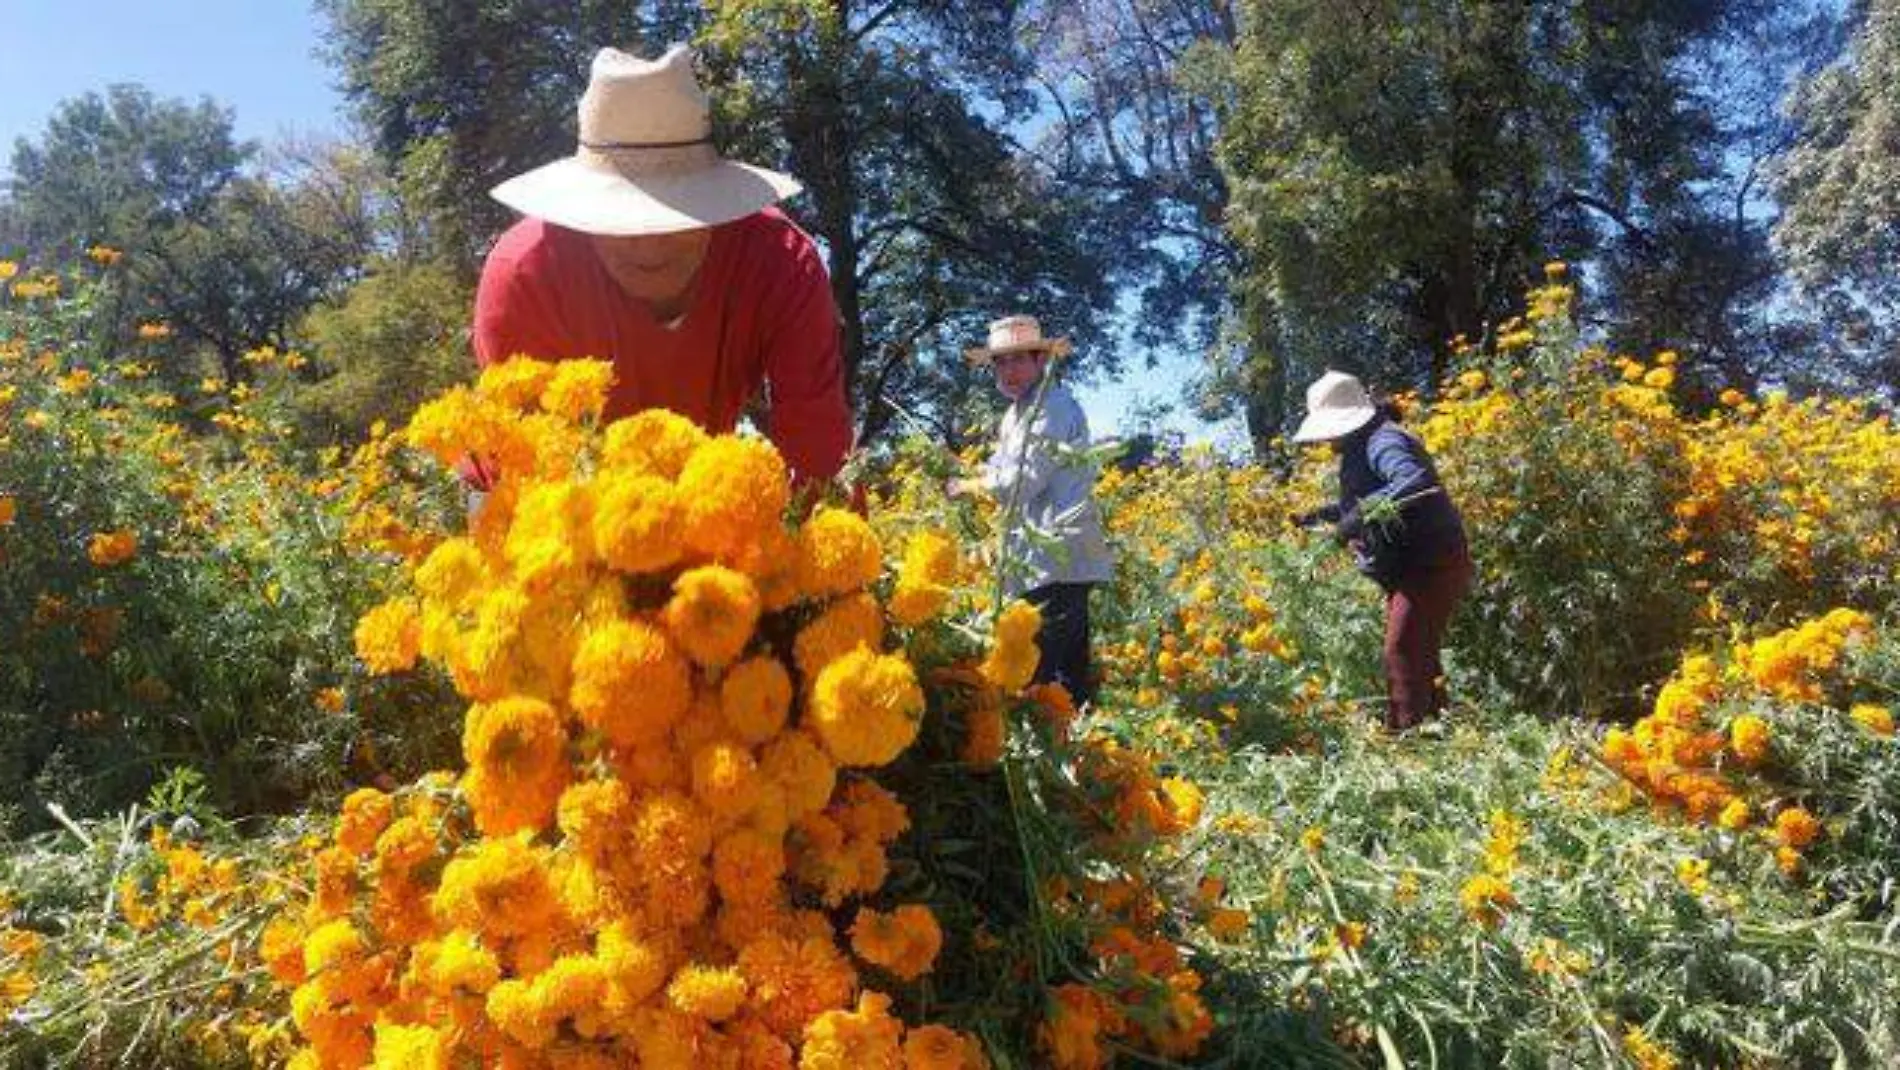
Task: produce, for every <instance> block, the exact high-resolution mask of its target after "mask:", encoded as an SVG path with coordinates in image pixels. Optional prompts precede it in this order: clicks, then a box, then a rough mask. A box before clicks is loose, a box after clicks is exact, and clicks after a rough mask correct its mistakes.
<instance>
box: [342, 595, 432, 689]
mask: <svg viewBox="0 0 1900 1070" xmlns="http://www.w3.org/2000/svg"><path fill="white" fill-rule="evenodd" d="M421 654H422V614H421V612H420V611H419V610H418V608H417V606H416V603H415V602H413V601H411V600H410V599H406V598H397V599H393V600H391V601H388V602H384V603H383V604H382V605H380V606H377V607H376V608H374V609H372V610H370V611H369V612H368V613H365V614H363V619H362V620H360V621H358V622H357V624H356V656H357V657H359V658H361V659H362V661H363V666H364V667H365V668H367V669H368V670H369V671H370V672H372V673H376V674H379V675H380V674H386V673H393V672H406V671H408V670H409V669H412V668H414V667H415V664H416V658H417V657H419V656H421Z"/></svg>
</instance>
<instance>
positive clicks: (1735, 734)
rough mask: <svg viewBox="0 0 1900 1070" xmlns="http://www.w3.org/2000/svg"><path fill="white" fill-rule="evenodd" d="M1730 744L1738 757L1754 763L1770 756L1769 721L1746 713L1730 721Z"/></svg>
mask: <svg viewBox="0 0 1900 1070" xmlns="http://www.w3.org/2000/svg"><path fill="white" fill-rule="evenodd" d="M1729 745H1730V747H1731V748H1732V749H1733V750H1734V751H1735V755H1736V757H1738V758H1740V759H1741V760H1742V761H1744V762H1747V763H1749V764H1751V765H1753V764H1754V763H1756V762H1759V761H1761V760H1762V759H1763V758H1766V757H1767V756H1768V748H1769V732H1768V722H1766V721H1764V720H1762V719H1761V718H1760V717H1757V716H1755V715H1754V714H1749V713H1745V714H1743V715H1741V716H1740V717H1737V718H1735V720H1734V721H1732V722H1730V723H1729Z"/></svg>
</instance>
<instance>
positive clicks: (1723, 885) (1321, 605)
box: [0, 261, 1900, 1070]
mask: <svg viewBox="0 0 1900 1070" xmlns="http://www.w3.org/2000/svg"><path fill="white" fill-rule="evenodd" d="M112 271H113V268H112V266H111V265H110V264H109V263H105V262H103V261H102V262H101V263H100V264H98V265H97V267H96V268H91V269H88V272H89V273H88V275H87V276H85V277H65V278H61V277H52V276H42V275H39V274H36V273H33V272H31V271H24V270H22V271H20V272H19V273H18V274H17V275H16V276H15V277H14V278H13V280H12V281H11V282H10V283H9V289H8V291H7V292H6V294H5V296H0V844H3V845H4V853H3V854H0V1064H4V1065H8V1066H14V1065H18V1066H39V1065H81V1066H94V1065H120V1064H123V1065H137V1066H180V1067H200V1066H243V1065H287V1066H292V1067H297V1068H300V1070H311V1068H318V1067H323V1068H329V1067H359V1066H377V1067H462V1066H484V1065H497V1066H510V1067H523V1068H529V1067H534V1068H539V1067H547V1068H564V1067H609V1066H630V1065H637V1066H642V1067H655V1068H660V1067H732V1068H751V1067H762V1068H765V1067H786V1068H790V1067H798V1068H804V1070H830V1068H844V1067H851V1068H854V1070H855V1068H858V1067H865V1068H908V1070H922V1068H932V1070H936V1068H945V1070H948V1068H975V1067H1041V1066H1049V1067H1057V1068H1061V1070H1083V1068H1094V1067H1105V1066H1111V1065H1112V1066H1125V1067H1136V1066H1203V1067H1266V1066H1361V1065H1384V1066H1400V1065H1407V1066H1411V1065H1417V1066H1484V1067H1489V1066H1522V1067H1550V1066H1638V1067H1645V1068H1662V1067H1676V1066H1679V1067H1689V1066H1745V1067H1783V1066H1788V1067H1797V1066H1809V1065H1816V1066H1822V1065H1826V1066H1882V1065H1893V1064H1894V1063H1895V1062H1896V1061H1900V1020H1896V1012H1895V1010H1894V1008H1895V1007H1897V1006H1900V922H1897V920H1896V919H1900V911H1897V910H1896V904H1895V895H1896V887H1900V743H1896V740H1895V735H1894V711H1895V708H1896V706H1897V705H1900V603H1897V602H1896V594H1900V592H1897V591H1896V589H1895V584H1896V578H1895V577H1896V576H1897V575H1900V547H1897V546H1896V542H1895V540H1896V538H1897V536H1896V532H1900V430H1896V429H1895V428H1894V427H1893V426H1892V423H1891V419H1890V417H1889V416H1888V415H1885V414H1883V413H1881V412H1880V411H1879V410H1877V409H1876V408H1875V407H1874V406H1872V405H1869V404H1867V403H1864V402H1858V401H1853V400H1830V399H1802V400H1795V399H1789V398H1787V397H1784V396H1781V395H1778V394H1772V393H1771V394H1766V395H1764V396H1761V397H1746V396H1742V395H1740V394H1734V393H1731V394H1727V395H1723V396H1719V397H1714V398H1707V399H1699V398H1697V397H1696V396H1695V395H1694V393H1693V391H1692V390H1691V389H1689V387H1690V384H1687V383H1682V382H1678V381H1677V376H1676V370H1675V363H1674V359H1673V357H1672V356H1671V355H1669V354H1667V353H1664V354H1651V355H1644V356H1642V357H1641V358H1638V357H1635V356H1619V355H1615V354H1610V353H1606V352H1602V351H1599V350H1596V349H1594V348H1592V347H1591V346H1590V345H1588V344H1587V343H1586V341H1585V340H1584V339H1582V338H1580V337H1579V335H1578V332H1577V329H1576V328H1575V326H1574V325H1573V318H1572V317H1573V309H1572V304H1573V301H1574V294H1573V293H1572V292H1571V290H1570V288H1569V287H1568V286H1567V285H1566V281H1565V274H1564V272H1563V271H1562V269H1561V266H1560V265H1553V266H1552V267H1551V269H1550V271H1549V276H1548V278H1547V279H1546V280H1544V284H1543V285H1541V286H1540V287H1538V288H1536V289H1534V290H1533V291H1532V292H1531V294H1530V295H1529V300H1528V302H1527V310H1526V313H1525V316H1524V318H1523V319H1522V320H1521V321H1520V322H1517V323H1514V324H1511V325H1509V326H1508V328H1507V329H1506V330H1504V331H1502V332H1500V334H1499V336H1498V339H1497V341H1496V343H1495V344H1494V345H1493V346H1490V347H1488V348H1484V349H1478V348H1473V349H1471V350H1469V351H1467V352H1465V353H1464V354H1463V355H1462V356H1461V358H1460V364H1459V366H1458V367H1457V368H1456V369H1455V371H1454V373H1453V376H1452V378H1451V379H1450V380H1449V381H1448V382H1446V383H1445V384H1442V387H1441V389H1439V390H1437V391H1434V392H1433V393H1432V395H1431V396H1429V397H1413V398H1406V399H1404V402H1405V405H1406V407H1407V409H1408V410H1409V411H1408V422H1409V423H1411V425H1412V426H1414V427H1415V428H1416V429H1417V430H1418V431H1419V432H1420V433H1421V434H1422V435H1423V436H1424V437H1425V439H1426V441H1427V442H1428V443H1429V445H1430V447H1431V449H1432V451H1433V453H1434V455H1435V456H1437V457H1438V458H1439V459H1440V461H1441V464H1442V470H1443V473H1444V476H1445V479H1446V481H1447V483H1448V485H1449V486H1450V488H1451V490H1452V492H1453V494H1454V496H1455V497H1456V498H1457V499H1458V501H1459V503H1460V505H1461V507H1462V508H1463V509H1464V511H1465V514H1466V517H1467V520H1468V522H1469V524H1470V526H1471V531H1472V538H1473V543H1474V553H1475V556H1476V558H1477V561H1478V569H1479V575H1478V580H1477V587H1476V590H1475V592H1474V594H1473V597H1472V599H1471V601H1470V602H1469V603H1468V604H1467V605H1466V606H1465V608H1464V609H1463V610H1461V612H1460V616H1459V618H1458V619H1457V620H1456V622H1455V623H1454V631H1453V637H1452V641H1451V644H1450V649H1449V651H1448V662H1449V665H1450V674H1451V680H1450V684H1451V690H1452V692H1453V694H1454V696H1456V700H1457V701H1456V703H1455V705H1454V708H1453V710H1452V711H1451V713H1450V715H1449V716H1448V717H1447V718H1446V719H1445V720H1444V721H1443V722H1442V723H1438V724H1433V725H1430V726H1427V727H1426V728H1425V729H1423V730H1419V731H1416V732H1413V733H1410V734H1407V735H1404V736H1399V737H1392V736H1388V735H1386V734H1384V733H1383V732H1382V731H1380V730H1378V729H1377V728H1376V727H1375V726H1376V723H1377V720H1378V718H1377V715H1376V708H1377V706H1378V704H1379V703H1380V702H1382V701H1383V696H1382V684H1381V680H1380V677H1379V670H1378V651H1379V636H1380V628H1381V623H1380V617H1379V605H1378V603H1377V598H1376V594H1375V592H1374V591H1373V589H1372V588H1371V587H1370V586H1369V585H1367V584H1366V583H1365V581H1363V580H1362V579H1360V578H1359V577H1358V576H1357V574H1356V573H1354V572H1353V571H1352V569H1351V567H1350V564H1349V562H1347V561H1345V560H1343V559H1342V555H1340V554H1339V552H1338V551H1337V550H1336V549H1335V548H1334V547H1333V546H1332V545H1331V543H1330V542H1329V541H1327V540H1324V539H1316V538H1313V537H1310V536H1307V535H1305V534H1302V533H1299V532H1297V531H1296V530H1295V529H1293V527H1292V526H1291V524H1290V522H1289V520H1288V518H1289V517H1290V516H1292V515H1293V514H1294V513H1296V512H1298V511H1300V510H1302V509H1305V508H1308V507H1310V506H1311V505H1313V504H1316V503H1317V502H1318V501H1320V500H1322V499H1323V498H1324V496H1325V495H1326V494H1327V493H1328V489H1329V487H1328V484H1329V478H1328V477H1329V473H1328V471H1327V469H1326V461H1325V460H1324V459H1323V458H1320V457H1317V456H1296V455H1292V454H1289V455H1287V456H1285V457H1282V458H1275V459H1271V460H1270V461H1267V462H1262V463H1257V464H1241V463H1238V462H1234V461H1232V460H1229V459H1224V458H1219V457H1215V456H1212V455H1202V454H1197V453H1194V452H1188V453H1185V454H1183V455H1180V456H1176V457H1171V458H1168V459H1166V460H1164V461H1162V462H1158V463H1156V464H1154V465H1149V466H1145V467H1138V468H1132V469H1128V470H1124V469H1122V468H1119V467H1115V466H1112V465H1111V466H1108V467H1107V468H1106V469H1105V471H1104V473H1103V476H1102V479H1101V482H1100V485H1099V494H1100V496H1101V499H1102V504H1103V508H1104V513H1105V515H1106V516H1107V518H1108V522H1109V525H1110V529H1111V538H1112V541H1113V543H1114V545H1115V548H1116V550H1117V553H1118V556H1119V562H1118V573H1117V580H1116V582H1115V583H1114V584H1113V585H1112V586H1111V587H1109V588H1105V589H1103V590H1101V591H1099V592H1098V593H1097V602H1096V606H1095V610H1096V616H1097V630H1096V654H1097V659H1098V662H1099V667H1100V669H1101V671H1102V674H1103V683H1104V687H1103V696H1102V701H1101V703H1100V706H1099V708H1095V709H1087V710H1081V711H1078V710H1077V709H1075V708H1074V706H1073V705H1072V704H1071V703H1069V702H1068V701H1067V696H1066V695H1064V694H1063V693H1062V692H1060V691H1059V690H1055V689H1050V688H1042V687H1037V686H1033V685H1031V684H1030V678H1031V676H1032V674H1033V672H1034V669H1035V657H1036V655H1035V647H1034V643H1033V637H1034V634H1035V629H1036V626H1037V621H1036V617H1035V612H1034V610H1032V609H1030V608H1029V607H1027V606H1026V605H1022V604H999V600H998V597H997V594H996V592H997V588H998V585H997V583H996V577H997V574H998V568H999V567H1000V565H999V562H997V560H996V548H997V546H998V545H999V543H998V540H997V538H996V532H995V521H996V517H995V516H994V515H993V507H991V506H986V505H982V504H973V503H971V502H969V501H968V500H965V499H958V500H954V501H953V500H950V499H947V498H945V497H944V495H943V490H942V488H943V480H944V477H945V476H947V475H949V474H950V473H951V472H953V471H954V470H955V465H956V463H957V462H956V459H955V458H953V457H950V456H948V455H947V454H945V453H944V452H943V451H941V450H940V449H938V448H936V447H934V446H932V445H930V444H927V443H923V442H907V443H904V444H903V445H902V446H901V447H899V448H896V449H894V450H893V451H892V452H891V453H890V455H889V456H885V457H881V458H876V459H873V460H870V461H868V462H866V464H865V465H864V470H863V472H862V473H861V478H862V479H863V481H864V483H865V484H866V486H867V488H868V489H869V494H868V500H869V504H868V506H867V508H866V509H865V511H864V513H863V514H860V513H858V512H854V511H852V510H850V509H847V508H843V507H842V506H841V505H838V504H833V503H826V502H814V501H807V500H804V499H803V498H802V497H795V496H794V495H792V494H791V493H789V492H788V490H787V481H786V473H785V469H784V466H783V463H782V461H781V460H780V459H779V458H778V456H777V455H776V453H775V452H774V451H773V450H772V449H771V448H770V447H769V446H768V445H766V444H764V443H763V442H762V441H760V440H757V439H752V438H745V437H736V436H708V435H706V434H705V433H704V432H702V431H700V430H699V429H697V428H695V427H693V426H692V425H691V424H689V423H687V422H686V421H684V420H682V419H680V418H678V417H674V416H672V415H671V414H667V413H664V412H649V413H644V414H641V415H639V416H636V417H633V418H631V419H628V420H624V421H620V422H617V423H614V424H611V425H607V426H601V425H600V421H599V420H598V414H599V412H600V409H601V406H602V403H603V398H604V396H605V390H606V387H607V383H608V376H609V374H610V373H609V370H608V368H607V366H605V365H603V364H598V363H594V362H566V363H561V364H545V363H540V362H536V361H532V360H526V359H518V360H516V361H512V362H509V363H507V364H503V365H500V366H497V367H494V368H491V369H489V370H488V371H486V372H484V373H483V374H482V375H481V377H480V379H479V380H478V381H475V382H473V383H471V384H469V385H467V386H464V387H458V388H456V389H454V390H452V391H450V392H449V393H447V394H445V395H443V396H441V397H438V398H437V399H435V400H434V401H432V402H430V403H428V404H427V405H425V406H424V407H423V408H422V409H420V410H419V411H418V412H417V413H416V414H415V416H414V417H413V419H412V420H410V421H409V423H408V424H407V426H405V427H400V428H385V427H377V428H370V429H365V433H364V435H363V436H362V439H361V442H362V444H361V445H360V446H358V447H357V448H355V449H354V450H351V451H343V450H329V451H325V450H312V449H309V448H306V447H303V446H302V445H300V444H299V441H298V439H297V437H296V434H295V432H294V431H293V430H292V428H291V425H290V423H289V421H288V420H287V419H286V418H285V416H284V408H283V404H284V398H285V397H286V396H288V394H289V393H290V392H293V391H295V390H297V389H298V388H299V385H300V378H299V375H300V371H301V369H300V368H299V367H298V365H299V359H298V358H297V357H296V356H295V355H294V354H282V353H276V352H273V351H268V350H264V351H258V352H255V353H253V354H251V355H250V356H248V357H247V358H246V366H247V368H249V369H250V374H249V377H248V378H247V379H246V380H245V381H242V382H223V381H217V380H198V381H192V382H169V381H164V380H163V378H162V376H160V375H159V374H158V372H157V368H158V367H159V366H160V363H161V362H159V361H158V360H157V359H156V356H157V355H158V354H159V353H161V352H162V349H161V347H163V346H165V345H168V344H169V341H168V339H167V337H166V334H165V332H164V331H163V330H162V329H161V325H144V326H142V327H141V326H140V325H125V324H119V323H116V322H115V321H114V318H113V316H112V313H111V309H112V307H113V306H112V302H111V294H112V285H113V283H112ZM471 451H473V452H479V453H481V454H484V455H487V456H490V457H493V458H495V459H497V461H498V462H499V464H500V467H501V469H502V470H503V471H504V472H506V473H507V476H506V477H505V478H504V479H503V481H502V482H501V484H500V485H499V486H498V487H497V489H496V491H495V492H494V493H493V494H491V495H490V496H489V497H488V498H487V500H486V501H484V502H482V503H481V504H480V507H479V509H477V510H473V511H471V510H470V509H469V508H468V505H467V503H466V502H465V501H464V499H463V495H462V493H461V492H460V489H459V486H458V483H457V479H456V477H455V475H454V471H453V466H454V465H455V464H456V463H457V462H458V461H459V460H460V458H462V457H463V456H465V455H466V454H468V453H469V452H471Z"/></svg>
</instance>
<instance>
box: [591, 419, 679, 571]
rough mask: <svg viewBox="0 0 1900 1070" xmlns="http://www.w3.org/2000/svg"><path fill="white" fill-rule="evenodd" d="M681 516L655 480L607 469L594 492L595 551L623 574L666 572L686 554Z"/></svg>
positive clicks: (674, 499) (668, 489)
mask: <svg viewBox="0 0 1900 1070" xmlns="http://www.w3.org/2000/svg"><path fill="white" fill-rule="evenodd" d="M615 426H619V425H615ZM680 516H681V506H680V500H679V495H678V492H677V491H675V490H674V487H673V484H671V483H669V482H667V481H666V480H664V479H661V478H659V477H658V476H652V475H646V474H643V473H639V472H630V471H618V470H612V469H610V470H608V471H606V472H603V473H602V474H601V475H600V477H599V480H598V482H597V485H596V488H595V500H594V525H593V535H594V551H595V552H596V553H598V554H599V555H600V559H601V560H602V561H605V562H606V563H607V564H608V565H609V566H611V567H613V568H616V569H619V570H620V571H622V572H632V573H645V572H659V571H662V570H664V569H668V568H671V567H673V565H674V564H676V563H677V562H678V561H679V559H680V555H681V554H682V553H683V552H684V551H685V546H684V544H683V543H682V542H681V536H680V524H681V520H680Z"/></svg>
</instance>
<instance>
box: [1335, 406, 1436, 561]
mask: <svg viewBox="0 0 1900 1070" xmlns="http://www.w3.org/2000/svg"><path fill="white" fill-rule="evenodd" d="M1366 450H1367V452H1366V461H1367V463H1368V464H1370V465H1371V466H1372V471H1373V474H1374V475H1377V476H1378V477H1379V487H1378V488H1377V489H1376V490H1373V491H1371V492H1370V493H1368V494H1367V495H1366V496H1365V497H1363V498H1360V499H1359V500H1358V501H1357V502H1355V503H1353V507H1352V508H1351V509H1349V510H1347V511H1346V512H1345V513H1344V514H1343V515H1342V516H1340V518H1339V534H1340V537H1341V538H1343V539H1352V538H1357V537H1359V536H1360V535H1362V534H1364V533H1365V527H1366V522H1365V513H1366V510H1367V509H1368V508H1376V507H1377V505H1378V504H1379V503H1382V502H1396V503H1399V504H1400V506H1401V508H1402V507H1403V504H1404V502H1405V501H1406V500H1407V499H1408V498H1410V497H1412V496H1413V495H1416V494H1420V493H1423V492H1426V491H1428V490H1430V489H1432V488H1434V487H1436V486H1437V485H1438V478H1437V476H1435V475H1434V474H1433V473H1432V465H1431V460H1430V459H1429V458H1428V457H1427V456H1426V454H1425V446H1424V444H1423V443H1421V442H1419V440H1418V439H1416V438H1414V437H1412V436H1411V435H1408V434H1406V433H1405V432H1403V431H1396V432H1394V433H1392V434H1375V435H1373V436H1372V440H1371V441H1370V442H1368V443H1367V444H1366Z"/></svg>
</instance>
